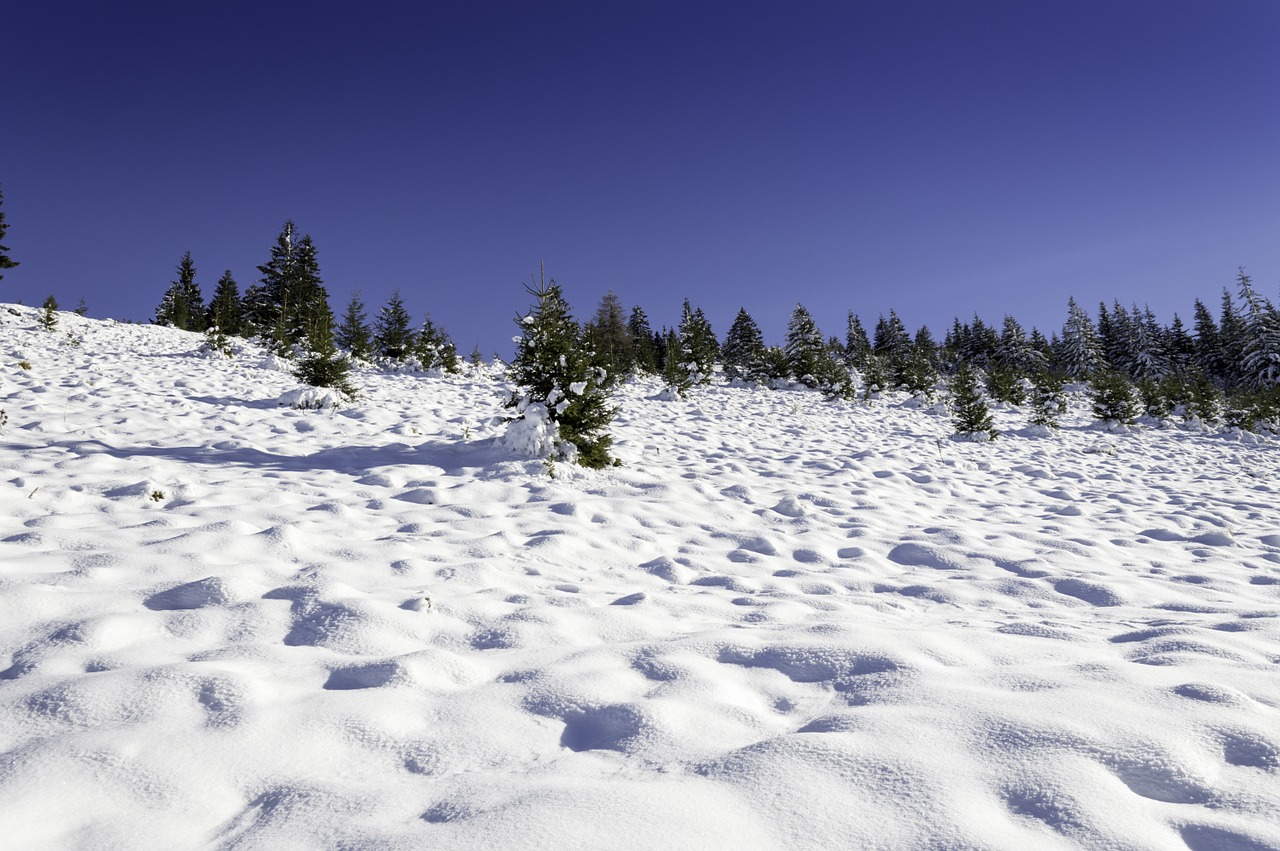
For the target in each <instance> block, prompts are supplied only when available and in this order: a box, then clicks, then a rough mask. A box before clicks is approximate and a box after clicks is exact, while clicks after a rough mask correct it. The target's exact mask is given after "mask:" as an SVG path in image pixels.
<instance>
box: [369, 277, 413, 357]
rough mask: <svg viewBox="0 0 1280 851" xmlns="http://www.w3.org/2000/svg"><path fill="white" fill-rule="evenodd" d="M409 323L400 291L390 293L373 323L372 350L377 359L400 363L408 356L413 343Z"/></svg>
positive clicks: (407, 312)
mask: <svg viewBox="0 0 1280 851" xmlns="http://www.w3.org/2000/svg"><path fill="white" fill-rule="evenodd" d="M411 321H412V320H411V319H410V318H409V311H408V310H407V309H406V308H405V306H404V299H403V298H401V297H400V290H394V291H392V293H391V297H390V298H388V299H387V303H386V304H385V305H383V306H382V309H381V310H379V311H378V318H377V320H376V321H375V322H374V332H373V349H374V352H375V353H376V354H377V355H378V357H381V358H386V359H387V360H391V361H402V360H404V359H405V357H407V356H408V355H409V353H410V352H411V351H412V350H413V343H414V334H413V330H412V328H410V326H409V323H410V322H411Z"/></svg>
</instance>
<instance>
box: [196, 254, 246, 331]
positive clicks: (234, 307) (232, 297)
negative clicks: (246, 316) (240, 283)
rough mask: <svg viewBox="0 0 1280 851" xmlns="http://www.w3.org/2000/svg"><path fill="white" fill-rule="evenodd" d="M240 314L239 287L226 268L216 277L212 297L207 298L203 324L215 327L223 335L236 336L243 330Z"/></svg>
mask: <svg viewBox="0 0 1280 851" xmlns="http://www.w3.org/2000/svg"><path fill="white" fill-rule="evenodd" d="M242 316H243V314H242V308H241V304H240V289H239V287H237V286H236V280H235V278H233V277H231V270H230V269H228V270H227V271H225V272H223V273H222V277H221V278H219V279H218V286H217V288H215V289H214V291H213V298H211V299H210V300H209V307H208V309H207V310H206V311H205V325H206V327H208V328H217V329H218V330H219V331H220V332H221V333H222V334H224V335H231V336H235V337H238V336H240V334H241V332H242V331H243V330H244V327H243V325H244V323H243V319H242Z"/></svg>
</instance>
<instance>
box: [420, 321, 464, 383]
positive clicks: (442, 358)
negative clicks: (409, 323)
mask: <svg viewBox="0 0 1280 851" xmlns="http://www.w3.org/2000/svg"><path fill="white" fill-rule="evenodd" d="M413 353H414V354H415V355H416V356H417V358H418V362H419V363H421V364H422V368H423V369H437V368H439V369H443V370H444V371H445V372H457V371H458V368H459V367H458V347H457V346H455V345H454V344H453V340H452V339H451V338H450V337H449V332H448V331H446V330H445V329H444V328H443V327H442V326H440V325H437V324H436V323H435V322H433V321H431V314H430V313H428V314H427V315H426V318H425V319H423V321H422V328H421V329H420V330H419V331H418V334H417V336H416V337H415V339H414V343H413Z"/></svg>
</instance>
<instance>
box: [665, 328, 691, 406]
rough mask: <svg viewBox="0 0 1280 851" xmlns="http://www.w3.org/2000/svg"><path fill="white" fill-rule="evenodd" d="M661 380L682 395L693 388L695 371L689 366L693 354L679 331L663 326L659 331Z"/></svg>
mask: <svg viewBox="0 0 1280 851" xmlns="http://www.w3.org/2000/svg"><path fill="white" fill-rule="evenodd" d="M660 336H661V338H662V346H661V348H660V351H661V353H662V369H661V371H662V380H663V381H664V382H665V383H666V385H667V387H669V388H670V389H671V390H672V391H674V392H675V394H676V395H677V396H681V397H683V396H684V395H685V394H686V393H688V392H689V390H691V389H692V388H693V376H694V374H695V371H694V370H693V369H691V368H690V366H691V364H692V360H693V356H692V355H691V354H690V353H689V350H688V348H687V347H686V346H685V344H684V342H683V341H682V340H681V339H680V333H679V332H678V331H676V330H674V329H670V328H664V329H663V330H662V333H661V335H660Z"/></svg>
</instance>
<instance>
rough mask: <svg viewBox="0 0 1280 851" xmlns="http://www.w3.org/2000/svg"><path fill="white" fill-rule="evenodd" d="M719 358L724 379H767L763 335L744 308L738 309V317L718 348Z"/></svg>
mask: <svg viewBox="0 0 1280 851" xmlns="http://www.w3.org/2000/svg"><path fill="white" fill-rule="evenodd" d="M720 357H721V359H722V361H723V363H724V374H725V378H728V379H729V380H730V381H732V380H735V379H741V380H744V381H763V380H765V378H766V377H767V376H766V371H765V367H766V363H765V345H764V335H762V334H761V333H760V326H759V325H757V324H756V321H755V320H754V319H752V318H751V314H749V313H747V309H746V308H745V307H740V308H738V315H737V316H736V317H735V318H734V320H733V324H732V325H731V326H729V333H728V334H727V335H726V336H725V338H724V345H723V346H721V348H720Z"/></svg>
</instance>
